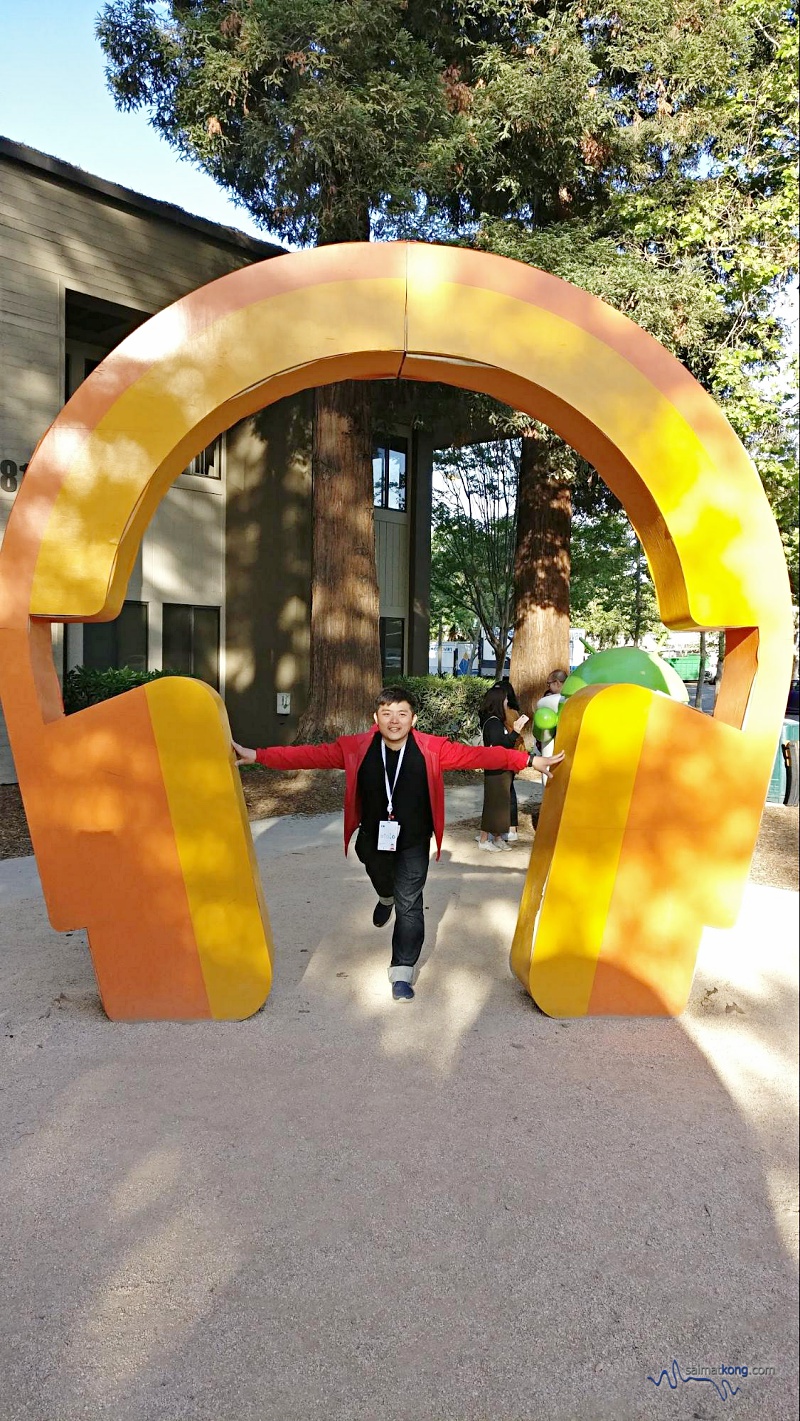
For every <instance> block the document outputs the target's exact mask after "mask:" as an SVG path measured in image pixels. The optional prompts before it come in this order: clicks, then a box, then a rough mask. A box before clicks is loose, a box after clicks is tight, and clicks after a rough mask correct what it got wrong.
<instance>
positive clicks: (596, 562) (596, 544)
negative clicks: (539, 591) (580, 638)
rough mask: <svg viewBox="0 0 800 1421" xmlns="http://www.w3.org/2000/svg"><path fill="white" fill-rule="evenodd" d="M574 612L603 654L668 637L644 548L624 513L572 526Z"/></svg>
mask: <svg viewBox="0 0 800 1421" xmlns="http://www.w3.org/2000/svg"><path fill="white" fill-rule="evenodd" d="M570 607H571V621H572V624H573V626H579V627H584V628H585V630H586V633H587V636H588V637H590V638H591V639H592V642H593V643H596V644H597V647H598V649H602V648H603V647H609V646H615V645H616V643H617V642H618V641H624V642H633V643H638V642H639V641H640V640H641V638H642V637H643V636H644V635H645V633H647V632H652V633H655V634H656V635H658V634H661V635H663V636H666V629H665V628H664V627H663V625H662V622H661V618H660V615H659V611H658V604H657V602H656V594H655V588H654V587H653V583H652V579H651V577H650V574H649V572H648V570H647V564H646V562H645V558H644V554H643V552H642V549H641V545H640V543H639V541H638V539H637V537H636V535H635V533H634V532H633V530H632V528H631V526H630V523H629V522H628V519H627V518H626V516H625V514H624V513H622V512H616V511H611V512H606V511H601V512H600V513H598V514H596V515H594V516H588V515H585V514H584V515H579V516H577V517H575V518H574V519H573V522H572V579H571V583H570Z"/></svg>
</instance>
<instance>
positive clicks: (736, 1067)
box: [681, 883, 799, 1257]
mask: <svg viewBox="0 0 800 1421" xmlns="http://www.w3.org/2000/svg"><path fill="white" fill-rule="evenodd" d="M798 931H799V929H798V919H797V894H796V893H792V892H789V891H787V890H784V889H777V888H767V887H763V886H761V885H756V884H752V883H751V884H749V885H748V889H747V892H746V894H745V898H744V903H743V906H742V911H741V913H740V914H739V918H738V920H737V922H736V924H735V926H734V927H733V928H730V929H727V930H720V929H713V928H707V929H706V931H705V933H704V934H703V939H702V942H701V946H700V952H699V955H698V970H697V976H696V978H695V982H694V985H693V988H692V995H691V999H690V1002H689V1006H688V1008H687V1010H686V1012H685V1013H684V1015H683V1016H682V1018H681V1026H682V1028H683V1030H684V1031H685V1032H686V1034H687V1036H688V1037H689V1038H690V1039H691V1040H692V1041H693V1042H694V1044H695V1045H696V1046H697V1048H698V1050H700V1051H701V1052H702V1053H703V1055H704V1056H705V1057H706V1058H707V1059H708V1061H709V1064H710V1065H711V1066H712V1068H713V1069H714V1071H715V1072H716V1073H717V1074H718V1076H719V1078H720V1079H721V1080H722V1082H723V1083H724V1085H725V1088H726V1090H727V1091H728V1093H729V1094H730V1096H731V1098H732V1099H733V1100H734V1101H735V1103H736V1106H737V1109H738V1110H739V1112H740V1114H741V1115H742V1118H743V1119H744V1120H745V1121H746V1123H747V1125H748V1127H749V1128H750V1130H751V1131H752V1132H753V1133H754V1135H755V1136H756V1137H757V1138H761V1139H762V1140H764V1139H768V1138H770V1137H771V1136H772V1135H773V1134H774V1135H775V1136H776V1137H777V1139H779V1140H780V1139H782V1140H783V1141H784V1146H783V1149H782V1151H780V1152H779V1151H778V1150H777V1149H776V1147H775V1146H773V1148H772V1150H771V1151H770V1156H771V1157H770V1162H769V1165H768V1166H767V1167H766V1179H767V1185H768V1189H769V1194H770V1199H771V1205H772V1209H773V1213H774V1217H775V1224H776V1228H777V1229H778V1231H779V1233H780V1236H781V1238H782V1240H783V1243H784V1247H785V1248H786V1249H787V1251H789V1252H790V1253H792V1255H793V1256H795V1257H796V1256H797V1246H798V1245H797V1173H796V1148H795V1147H796V1126H795V1129H794V1131H792V1132H790V1131H789V1129H788V1122H789V1121H790V1120H796V1117H797V995H798Z"/></svg>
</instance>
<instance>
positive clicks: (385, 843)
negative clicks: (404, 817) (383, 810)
mask: <svg viewBox="0 0 800 1421" xmlns="http://www.w3.org/2000/svg"><path fill="white" fill-rule="evenodd" d="M399 838H400V825H399V824H398V822H397V820H396V819H381V821H380V823H379V825H378V848H379V849H384V850H388V851H389V853H394V852H395V850H396V849H397V840H398V839H399Z"/></svg>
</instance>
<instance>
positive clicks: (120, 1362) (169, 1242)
mask: <svg viewBox="0 0 800 1421" xmlns="http://www.w3.org/2000/svg"><path fill="white" fill-rule="evenodd" d="M153 1202H154V1203H155V1202H158V1201H157V1200H153ZM164 1202H166V1203H167V1205H168V1207H169V1209H170V1212H171V1215H172V1216H171V1217H170V1218H167V1219H165V1220H163V1221H154V1222H152V1223H150V1224H149V1226H148V1225H147V1224H146V1222H145V1221H143V1220H142V1221H140V1227H141V1230H142V1233H143V1235H144V1236H143V1237H139V1238H137V1239H135V1240H134V1241H133V1242H127V1243H124V1244H123V1243H122V1241H120V1254H121V1256H120V1257H119V1258H118V1259H117V1261H116V1262H115V1263H114V1264H113V1265H112V1266H111V1267H110V1269H109V1270H108V1272H107V1274H106V1276H105V1277H103V1278H102V1279H101V1280H98V1283H97V1285H96V1292H95V1296H94V1297H93V1298H89V1299H87V1300H86V1302H85V1304H84V1306H83V1308H82V1312H83V1316H82V1317H79V1318H77V1319H76V1320H75V1327H74V1335H73V1339H72V1351H73V1365H76V1366H78V1367H80V1368H81V1369H82V1371H83V1373H84V1376H85V1377H86V1380H87V1383H88V1385H89V1387H90V1388H91V1389H92V1390H93V1391H94V1392H95V1394H96V1395H97V1396H98V1397H100V1396H103V1395H105V1394H106V1393H107V1388H108V1378H109V1375H111V1376H113V1377H114V1378H115V1380H116V1382H117V1384H120V1383H122V1384H123V1385H124V1384H125V1383H126V1382H130V1381H131V1380H133V1378H134V1377H136V1376H137V1375H138V1374H139V1373H140V1372H141V1371H142V1370H143V1369H144V1368H146V1367H150V1366H153V1365H157V1364H158V1363H161V1365H165V1364H166V1362H167V1361H168V1359H169V1357H170V1356H171V1355H172V1354H173V1353H174V1351H175V1350H176V1349H177V1348H179V1347H180V1346H181V1343H182V1342H183V1341H184V1340H185V1339H186V1338H187V1337H188V1336H189V1335H191V1333H192V1332H193V1331H194V1330H195V1329H196V1328H197V1326H198V1323H199V1321H200V1320H201V1319H202V1318H203V1317H204V1316H206V1315H208V1314H210V1313H212V1312H213V1311H214V1310H215V1308H216V1307H217V1305H218V1303H217V1298H216V1296H215V1294H216V1292H217V1290H218V1289H220V1288H222V1287H224V1286H225V1284H226V1283H227V1282H229V1280H230V1279H232V1278H233V1277H234V1276H235V1274H236V1272H237V1270H238V1268H239V1266H240V1257H239V1250H238V1248H237V1246H236V1243H235V1240H234V1239H233V1238H232V1237H231V1236H230V1233H229V1231H228V1230H226V1227H225V1221H224V1217H223V1215H222V1214H221V1212H220V1211H219V1210H218V1209H217V1208H216V1207H215V1206H214V1205H213V1204H206V1205H205V1206H203V1207H201V1206H199V1205H197V1204H195V1205H194V1207H193V1208H191V1209H189V1210H187V1209H185V1208H184V1207H182V1206H181V1204H180V1202H179V1200H178V1199H172V1200H166V1201H164Z"/></svg>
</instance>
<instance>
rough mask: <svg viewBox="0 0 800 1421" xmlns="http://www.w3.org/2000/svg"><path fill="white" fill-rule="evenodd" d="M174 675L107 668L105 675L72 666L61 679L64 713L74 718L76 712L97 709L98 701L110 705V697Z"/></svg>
mask: <svg viewBox="0 0 800 1421" xmlns="http://www.w3.org/2000/svg"><path fill="white" fill-rule="evenodd" d="M174 674H175V673H174V672H173V671H134V670H133V669H132V668H131V667H130V666H120V667H119V668H111V667H109V669H108V670H106V671H93V670H91V668H90V667H88V666H74V667H73V668H72V670H71V671H68V672H67V674H66V676H65V677H64V711H65V712H66V714H67V715H73V714H74V713H75V711H80V710H85V709H86V707H87V706H95V705H97V704H98V702H99V701H110V700H111V698H112V697H113V696H121V695H122V694H123V692H124V691H132V690H133V689H134V687H135V686H144V685H146V683H147V682H148V681H157V680H158V679H159V678H160V677H161V676H173V675H174Z"/></svg>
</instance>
